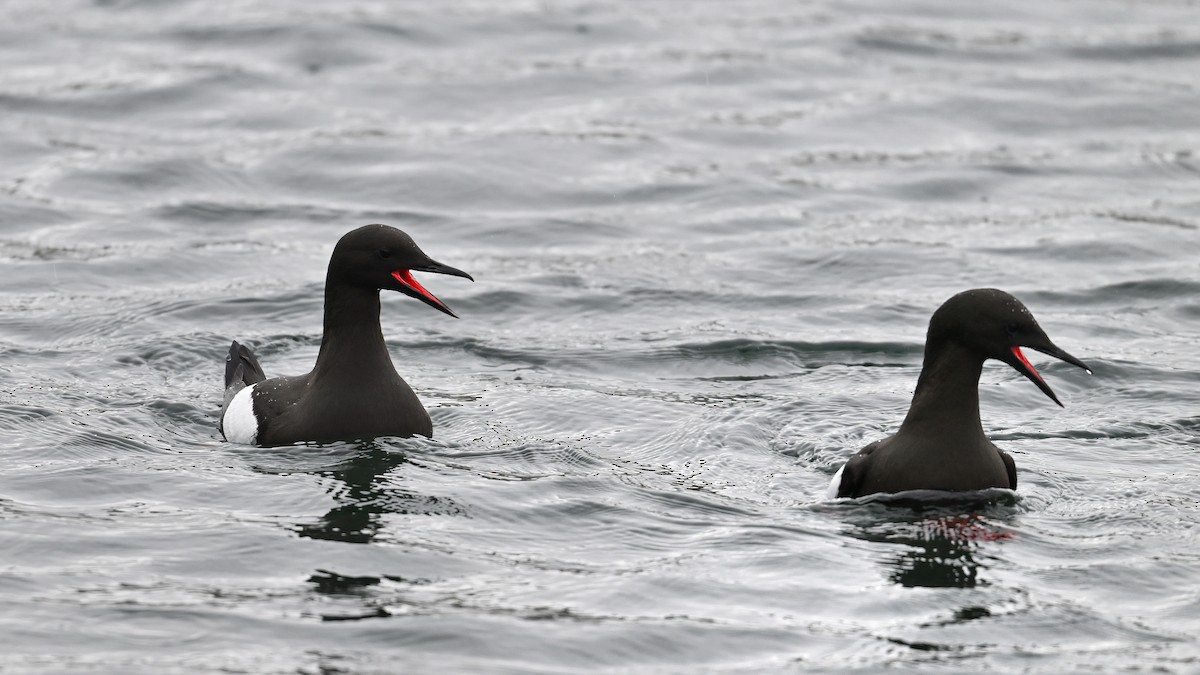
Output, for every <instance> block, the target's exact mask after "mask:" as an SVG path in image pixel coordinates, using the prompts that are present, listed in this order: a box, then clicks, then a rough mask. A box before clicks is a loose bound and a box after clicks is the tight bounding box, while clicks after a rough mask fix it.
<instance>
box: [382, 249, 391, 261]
mask: <svg viewBox="0 0 1200 675" xmlns="http://www.w3.org/2000/svg"><path fill="white" fill-rule="evenodd" d="M379 257H380V258H384V259H387V258H390V257H392V252H391V251H389V250H387V249H386V248H381V249H379Z"/></svg>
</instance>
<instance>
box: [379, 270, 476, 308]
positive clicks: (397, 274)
mask: <svg viewBox="0 0 1200 675" xmlns="http://www.w3.org/2000/svg"><path fill="white" fill-rule="evenodd" d="M414 271H416V272H432V273H434V274H448V275H450V276H452V277H462V278H464V279H470V280H471V281H475V279H474V277H472V276H471V275H470V274H467V273H466V272H464V271H462V270H460V269H458V268H456V267H451V266H449V265H443V264H442V263H440V262H438V261H436V260H432V259H428V260H427V262H424V263H422V264H420V265H415V266H413V267H411V268H401V269H397V270H393V271H392V278H394V279H395V280H396V281H397V282H399V284H400V288H399V289H398V290H400V291H401V292H402V293H404V294H406V295H410V296H412V297H414V298H416V299H418V300H420V301H421V302H424V303H425V304H427V305H429V306H430V307H432V308H434V309H436V310H438V311H439V312H445V313H446V314H449V315H450V316H452V317H454V318H456V319H457V318H458V315H457V314H455V313H454V312H453V311H452V310H451V309H450V308H449V307H448V306H447V305H446V303H444V302H442V301H441V300H438V298H437V296H435V295H434V294H433V293H430V292H429V291H428V290H426V289H425V287H424V286H422V285H421V284H420V282H418V281H417V280H416V278H414V277H413V275H412V273H413V272H414Z"/></svg>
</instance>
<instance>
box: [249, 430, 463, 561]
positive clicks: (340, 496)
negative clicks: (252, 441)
mask: <svg viewBox="0 0 1200 675" xmlns="http://www.w3.org/2000/svg"><path fill="white" fill-rule="evenodd" d="M406 442H408V441H406V440H405V439H387V440H382V441H380V440H376V441H359V442H356V443H352V444H351V443H347V444H337V445H335V446H325V447H323V448H314V447H304V446H297V447H296V448H295V449H294V450H292V449H289V452H290V454H292V455H293V458H294V459H297V460H300V461H305V460H307V461H306V463H309V464H310V466H309V467H306V468H301V469H297V468H296V467H295V466H292V467H288V468H286V469H285V468H283V467H280V466H278V463H279V458H278V457H276V458H275V459H274V461H272V462H271V464H273V465H275V466H273V467H271V468H265V467H260V470H264V471H269V472H272V473H283V472H287V473H309V474H313V475H316V476H321V477H323V478H327V479H330V480H329V481H327V486H326V489H327V490H328V492H329V493H330V495H332V496H333V498H334V501H335V502H336V503H337V505H336V506H334V507H333V508H332V509H330V510H329V511H328V512H326V513H325V514H324V515H323V516H321V517H320V518H319V519H318V520H317V521H316V522H308V523H298V524H297V525H296V526H295V531H296V533H297V534H299V535H300V536H301V537H307V538H309V539H322V540H327V541H340V542H346V543H351V544H367V543H370V542H371V541H373V540H375V539H376V537H379V536H380V535H381V534H384V533H385V526H386V520H387V517H388V516H389V515H393V514H398V515H404V514H421V515H429V514H444V515H461V514H463V513H464V509H463V508H462V507H461V506H459V505H458V504H457V503H455V502H454V501H453V500H451V499H449V498H446V497H435V496H430V495H422V494H418V493H415V492H413V491H411V490H408V489H406V488H404V487H402V484H403V482H404V480H405V476H404V473H405V469H404V465H406V464H411V463H412V462H411V460H410V459H409V456H408V455H407V454H406V453H405V452H403V451H402V450H401V449H400V448H398V447H395V446H396V445H398V444H403V443H406ZM317 453H319V454H318V456H319V457H320V458H321V460H322V461H321V462H320V465H319V466H317V467H312V466H311V461H312V458H311V455H312V454H317ZM330 459H333V460H335V461H334V462H332V463H331V462H330V461H329V460H330ZM339 460H340V461H339Z"/></svg>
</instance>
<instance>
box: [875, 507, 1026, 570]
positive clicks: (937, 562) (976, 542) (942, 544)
mask: <svg viewBox="0 0 1200 675" xmlns="http://www.w3.org/2000/svg"><path fill="white" fill-rule="evenodd" d="M905 529H906V530H907V532H904V533H896V534H895V535H894V536H892V537H890V538H889V541H892V542H900V543H904V544H906V545H908V546H910V547H911V548H910V549H909V550H908V551H905V552H904V553H902V554H900V555H899V556H897V557H896V558H895V559H894V560H893V561H892V562H891V563H890V565H891V567H892V568H893V569H892V571H891V573H890V574H889V576H888V578H890V579H891V580H892V581H894V582H896V583H898V584H900V585H901V586H910V587H911V586H925V587H930V588H940V587H955V588H974V587H975V586H976V585H978V584H980V583H982V581H981V579H980V577H979V572H980V570H981V569H984V568H986V565H984V564H983V562H982V561H983V560H986V559H988V557H989V556H988V555H987V554H986V552H985V551H984V550H982V546H984V545H985V544H986V542H993V541H997V540H1000V539H1007V538H1009V537H1011V536H1012V534H1011V533H1008V532H1003V531H1001V530H1000V529H998V528H997V527H996V526H995V525H992V524H990V523H988V522H987V521H986V520H984V519H983V518H982V516H980V515H979V514H977V513H971V514H966V515H953V516H937V517H933V518H926V519H924V520H921V521H920V522H917V523H914V524H911V525H909V526H908V527H907V528H905Z"/></svg>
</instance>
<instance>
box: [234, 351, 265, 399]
mask: <svg viewBox="0 0 1200 675" xmlns="http://www.w3.org/2000/svg"><path fill="white" fill-rule="evenodd" d="M265 379H267V375H266V373H264V372H263V369H262V366H260V365H258V359H256V358H254V352H252V351H250V349H249V348H247V347H246V346H245V345H241V344H238V341H237V340H234V341H233V344H231V345H229V354H228V355H227V356H226V357H225V404H226V405H228V404H229V399H231V398H233V395H234V394H236V393H238V392H239V391H241V390H242V389H243V388H244V387H248V386H250V385H252V384H256V383H258V382H262V381H263V380H265Z"/></svg>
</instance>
